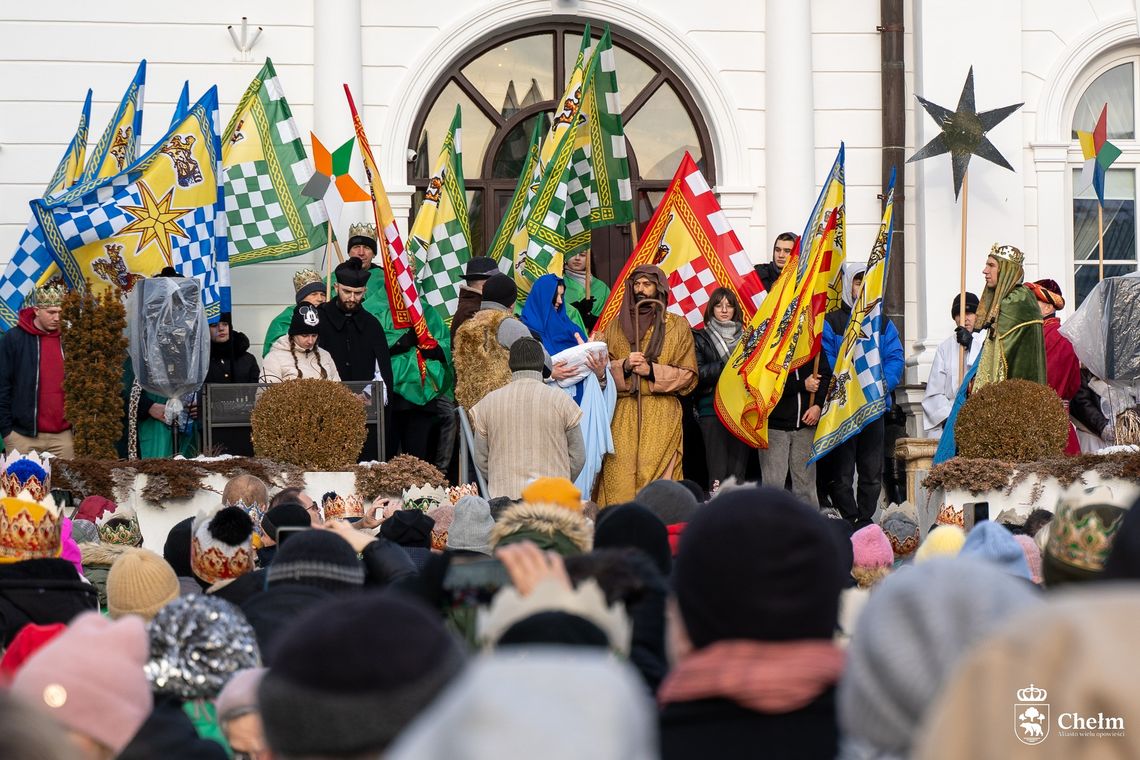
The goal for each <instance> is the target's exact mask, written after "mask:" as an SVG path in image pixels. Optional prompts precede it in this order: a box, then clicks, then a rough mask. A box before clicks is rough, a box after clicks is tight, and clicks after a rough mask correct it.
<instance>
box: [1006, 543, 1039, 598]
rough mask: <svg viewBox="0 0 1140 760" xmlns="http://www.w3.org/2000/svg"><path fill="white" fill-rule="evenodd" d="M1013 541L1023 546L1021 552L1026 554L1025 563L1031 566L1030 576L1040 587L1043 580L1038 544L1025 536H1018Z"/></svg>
mask: <svg viewBox="0 0 1140 760" xmlns="http://www.w3.org/2000/svg"><path fill="white" fill-rule="evenodd" d="M1013 540H1014V541H1016V542H1017V543H1018V544H1019V545H1020V546H1021V551H1022V553H1024V554H1025V561H1026V562H1027V563H1028V564H1029V574H1030V575H1032V576H1033V582H1034V583H1036V584H1037V585H1038V586H1040V585H1041V580H1042V575H1041V550H1040V549H1038V548H1037V542H1036V541H1034V540H1033V538H1032V537H1030V536H1027V535H1025V534H1018V535H1016V536H1014V537H1013Z"/></svg>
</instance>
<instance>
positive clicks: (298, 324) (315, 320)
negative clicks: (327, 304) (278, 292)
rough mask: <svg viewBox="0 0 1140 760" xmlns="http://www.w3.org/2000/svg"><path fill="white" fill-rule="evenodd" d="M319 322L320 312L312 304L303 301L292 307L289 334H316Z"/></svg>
mask: <svg viewBox="0 0 1140 760" xmlns="http://www.w3.org/2000/svg"><path fill="white" fill-rule="evenodd" d="M320 324H321V313H320V312H319V311H317V307H316V306H313V305H312V304H307V303H303V304H301V305H300V306H297V307H295V308H294V309H293V319H292V320H290V321H289V336H290V337H292V336H294V335H316V334H317V333H318V332H319V330H318V328H319V327H320Z"/></svg>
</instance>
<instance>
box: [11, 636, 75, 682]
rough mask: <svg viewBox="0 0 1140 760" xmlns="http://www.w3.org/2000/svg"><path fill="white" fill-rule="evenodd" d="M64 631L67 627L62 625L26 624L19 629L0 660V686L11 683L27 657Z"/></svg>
mask: <svg viewBox="0 0 1140 760" xmlns="http://www.w3.org/2000/svg"><path fill="white" fill-rule="evenodd" d="M66 630H67V626H66V625H65V624H63V623H49V624H48V625H36V624H35V623H28V624H27V625H25V626H24V627H23V628H21V629H20V632H19V633H17V634H16V637H15V638H14V639H12V643H11V644H9V645H8V648H7V649H5V650H4V657H3V658H0V686H5V685H7V684H8V683H9V682H11V680H12V678H13V677H14V676H15V675H16V673H17V671H19V670H20V668H21V667H23V665H24V663H25V662H27V661H28V658H29V657H31V656H32V655H33V654H35V653H36V652H38V651H39V650H40V649H41V648H42V647H43V646H44V645H45V644H47V643H48V642H49V641H51V640H52V639H54V638H55V637H56V636H58V635H59V634H61V633H63V632H64V631H66Z"/></svg>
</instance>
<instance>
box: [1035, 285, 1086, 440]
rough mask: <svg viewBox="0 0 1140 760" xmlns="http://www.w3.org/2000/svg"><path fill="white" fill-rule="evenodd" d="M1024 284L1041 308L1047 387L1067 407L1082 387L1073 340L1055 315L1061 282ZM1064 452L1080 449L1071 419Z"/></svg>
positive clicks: (1061, 304)
mask: <svg viewBox="0 0 1140 760" xmlns="http://www.w3.org/2000/svg"><path fill="white" fill-rule="evenodd" d="M1025 287H1027V288H1029V291H1030V292H1031V293H1033V296H1034V297H1035V298H1036V299H1037V308H1039V309H1040V310H1041V319H1042V320H1043V321H1042V324H1041V330H1042V334H1043V335H1044V338H1045V379H1046V380H1047V381H1048V384H1049V387H1050V388H1052V389H1053V390H1055V391H1056V392H1057V395H1058V396H1060V397H1061V400H1062V401H1063V402H1065V409H1066V411H1067V410H1068V408H1069V402H1071V401H1072V400H1073V397H1074V396H1076V395H1077V391H1079V390H1080V389H1081V361H1080V359H1078V358H1077V354H1076V352H1075V351H1074V350H1073V344H1072V342H1071V341H1070V340H1069V339H1068V338H1066V337H1065V336H1064V335H1062V334H1061V318H1060V317H1058V316H1057V312H1059V311H1061V310H1062V309H1064V308H1065V297H1064V296H1063V295H1062V294H1061V286H1060V285H1058V284H1057V282H1056V280H1050V279H1045V280H1037V281H1036V282H1027V283H1025ZM1065 453H1066V454H1068V455H1070V456H1076V455H1078V454H1080V453H1081V444H1080V441H1078V440H1077V429H1076V428H1075V427H1073V424H1072V423H1071V422H1070V423H1069V440H1068V442H1067V443H1066V444H1065Z"/></svg>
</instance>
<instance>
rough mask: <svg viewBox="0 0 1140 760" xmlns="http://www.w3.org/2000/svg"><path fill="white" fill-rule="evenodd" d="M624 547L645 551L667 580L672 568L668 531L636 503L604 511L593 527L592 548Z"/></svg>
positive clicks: (657, 519)
mask: <svg viewBox="0 0 1140 760" xmlns="http://www.w3.org/2000/svg"><path fill="white" fill-rule="evenodd" d="M626 547H632V548H634V549H640V550H641V551H643V552H645V553H646V554H647V555H648V556H649V558H650V559H651V560H653V564H654V565H656V566H657V569H658V570H659V571H660V572H661V575H663V576H665V577H666V578H668V577H669V573H670V572H671V571H672V569H673V555H672V552H671V551H670V549H669V531H668V530H667V529H666V528H665V523H663V522H661V518H659V517H657V516H656V515H655V514H653V513H652V512H650V511H649V510H648V509H646V508H645V507H643V506H641V505H640V504H638V503H636V502H629V503H628V504H618V505H616V506H613V507H607V508H605V509H603V510H602V512H601V514H599V515H598V524H597V527H596V528H594V548H595V549H607V548H609V549H622V548H626Z"/></svg>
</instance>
